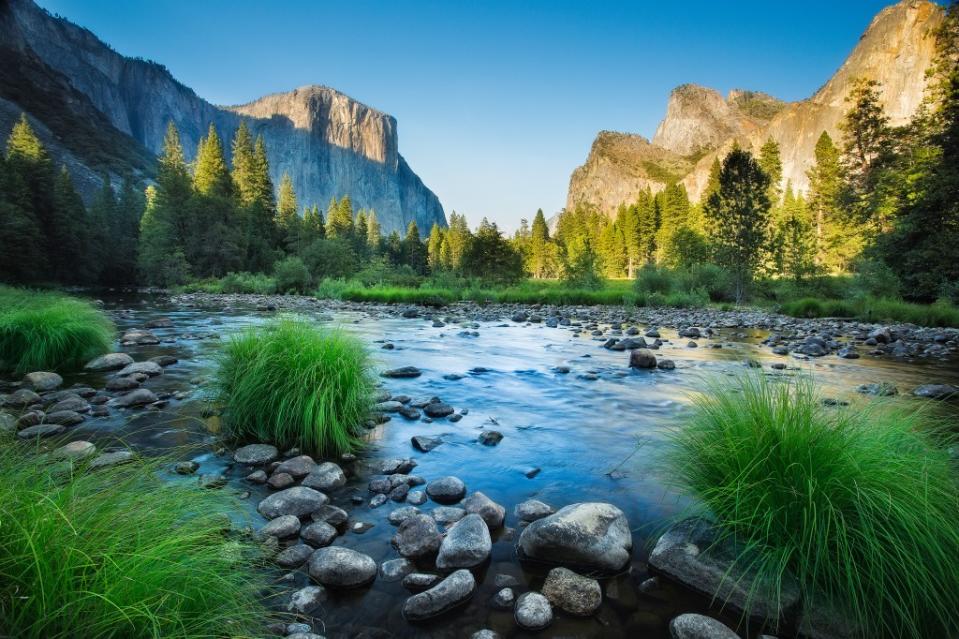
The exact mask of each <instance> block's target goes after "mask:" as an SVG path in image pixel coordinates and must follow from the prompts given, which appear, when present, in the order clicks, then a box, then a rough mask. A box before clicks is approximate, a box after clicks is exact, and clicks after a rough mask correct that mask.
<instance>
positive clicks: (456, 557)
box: [436, 514, 493, 570]
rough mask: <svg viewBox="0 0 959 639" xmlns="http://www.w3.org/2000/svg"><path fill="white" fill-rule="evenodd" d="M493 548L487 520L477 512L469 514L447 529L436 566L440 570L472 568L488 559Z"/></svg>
mask: <svg viewBox="0 0 959 639" xmlns="http://www.w3.org/2000/svg"><path fill="white" fill-rule="evenodd" d="M492 549H493V542H492V540H491V539H490V536H489V528H487V527H486V522H485V521H483V518H482V517H480V516H479V515H477V514H472V515H467V516H466V517H463V518H462V519H461V520H459V521H458V522H456V523H455V524H453V526H451V527H450V529H449V530H448V531H447V533H446V537H444V538H443V542H442V543H441V544H440V550H439V554H438V555H437V557H436V567H437V568H439V569H440V570H453V569H455V568H472V567H473V566H478V565H479V564H481V563H483V562H484V561H486V560H487V559H488V558H489V555H490V552H491V551H492Z"/></svg>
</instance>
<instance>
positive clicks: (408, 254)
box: [403, 220, 427, 275]
mask: <svg viewBox="0 0 959 639" xmlns="http://www.w3.org/2000/svg"><path fill="white" fill-rule="evenodd" d="M403 263H404V264H408V265H409V267H410V268H412V269H413V272H414V273H417V274H420V275H422V274H424V273H426V267H427V257H426V247H424V246H423V241H422V240H421V239H420V230H419V227H417V226H416V220H412V221H410V223H409V225H408V226H407V227H406V237H404V238H403Z"/></svg>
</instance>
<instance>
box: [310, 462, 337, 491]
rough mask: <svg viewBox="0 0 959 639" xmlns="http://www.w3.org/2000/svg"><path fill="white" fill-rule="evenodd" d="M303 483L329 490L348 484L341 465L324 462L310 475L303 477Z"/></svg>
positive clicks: (317, 488)
mask: <svg viewBox="0 0 959 639" xmlns="http://www.w3.org/2000/svg"><path fill="white" fill-rule="evenodd" d="M300 484H301V485H303V486H306V487H308V488H313V489H315V490H322V491H324V492H325V491H329V490H333V489H334V488H339V487H340V486H345V485H346V475H345V474H344V473H343V469H342V468H340V467H339V465H337V464H334V463H333V462H323V463H322V464H320V465H319V466H317V467H316V469H315V470H313V471H312V472H311V473H310V474H309V475H307V476H306V477H304V478H303V481H301V482H300Z"/></svg>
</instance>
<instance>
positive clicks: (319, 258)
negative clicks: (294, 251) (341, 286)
mask: <svg viewBox="0 0 959 639" xmlns="http://www.w3.org/2000/svg"><path fill="white" fill-rule="evenodd" d="M302 257H303V261H304V262H305V263H306V266H307V269H308V270H309V272H310V273H311V274H312V276H313V277H314V278H316V279H321V278H324V277H329V278H342V277H350V276H351V275H353V274H354V273H356V271H357V269H358V268H359V263H358V260H357V257H356V253H355V252H354V251H353V248H352V246H351V245H350V242H349V241H348V240H346V239H345V238H343V237H333V238H330V239H321V240H314V242H313V243H312V244H310V245H309V246H308V247H307V248H306V250H304V251H303V253H302Z"/></svg>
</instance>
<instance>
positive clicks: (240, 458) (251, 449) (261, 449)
mask: <svg viewBox="0 0 959 639" xmlns="http://www.w3.org/2000/svg"><path fill="white" fill-rule="evenodd" d="M279 454H280V453H279V451H278V450H277V449H276V446H271V445H270V444H249V445H247V446H243V447H241V448H237V449H236V452H234V453H233V461H235V462H236V463H238V464H246V465H248V466H259V465H261V464H269V463H270V462H271V461H274V460H275V459H276V458H277V457H278V456H279Z"/></svg>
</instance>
